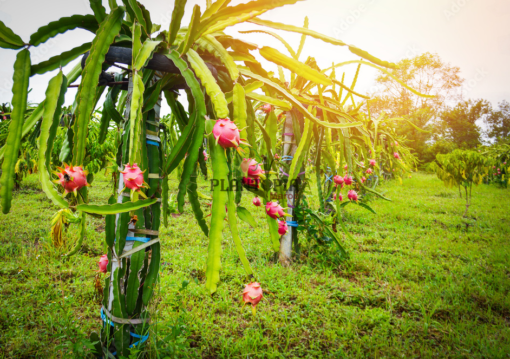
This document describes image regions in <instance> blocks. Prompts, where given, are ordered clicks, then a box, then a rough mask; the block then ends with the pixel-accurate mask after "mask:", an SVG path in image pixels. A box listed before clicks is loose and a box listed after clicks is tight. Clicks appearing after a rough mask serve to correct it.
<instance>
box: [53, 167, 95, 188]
mask: <svg viewBox="0 0 510 359" xmlns="http://www.w3.org/2000/svg"><path fill="white" fill-rule="evenodd" d="M57 169H58V170H59V171H60V172H55V173H56V175H57V176H58V178H59V179H58V180H55V181H54V182H55V183H60V184H61V185H62V187H64V196H65V195H66V194H68V193H70V192H73V193H74V194H75V195H76V194H77V191H78V190H80V189H81V188H83V187H85V186H89V184H88V183H87V171H84V170H83V168H82V167H80V166H68V165H67V164H65V163H64V168H61V167H57Z"/></svg>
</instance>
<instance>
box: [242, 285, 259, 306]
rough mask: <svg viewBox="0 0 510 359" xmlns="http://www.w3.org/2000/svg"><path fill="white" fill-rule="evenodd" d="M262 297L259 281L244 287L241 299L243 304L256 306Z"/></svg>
mask: <svg viewBox="0 0 510 359" xmlns="http://www.w3.org/2000/svg"><path fill="white" fill-rule="evenodd" d="M262 297H263V294H262V287H261V286H260V284H259V283H256V282H255V283H250V284H247V285H246V287H244V291H243V300H244V303H245V304H248V303H250V304H251V305H252V306H253V307H256V306H257V304H259V302H260V301H261V300H262Z"/></svg>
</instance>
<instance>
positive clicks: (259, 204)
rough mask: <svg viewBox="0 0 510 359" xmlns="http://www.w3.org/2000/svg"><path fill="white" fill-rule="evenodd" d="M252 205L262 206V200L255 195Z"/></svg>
mask: <svg viewBox="0 0 510 359" xmlns="http://www.w3.org/2000/svg"><path fill="white" fill-rule="evenodd" d="M253 205H254V206H255V207H260V206H262V201H261V200H260V198H258V197H255V198H254V199H253Z"/></svg>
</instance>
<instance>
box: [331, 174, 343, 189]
mask: <svg viewBox="0 0 510 359" xmlns="http://www.w3.org/2000/svg"><path fill="white" fill-rule="evenodd" d="M333 181H334V182H335V184H336V185H340V186H342V185H343V184H344V178H343V177H342V176H338V175H337V176H335V177H333Z"/></svg>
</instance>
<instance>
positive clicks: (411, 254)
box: [0, 174, 510, 358]
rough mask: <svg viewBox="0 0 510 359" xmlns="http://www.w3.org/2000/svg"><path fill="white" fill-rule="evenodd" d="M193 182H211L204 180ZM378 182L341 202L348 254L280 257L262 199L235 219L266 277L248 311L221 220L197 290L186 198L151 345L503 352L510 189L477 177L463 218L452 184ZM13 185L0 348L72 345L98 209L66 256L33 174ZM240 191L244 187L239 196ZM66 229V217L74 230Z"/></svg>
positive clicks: (329, 353) (83, 318) (422, 178)
mask: <svg viewBox="0 0 510 359" xmlns="http://www.w3.org/2000/svg"><path fill="white" fill-rule="evenodd" d="M171 185H172V187H173V188H176V183H175V182H172V184H171ZM200 186H201V187H202V188H201V191H203V192H204V193H209V189H208V186H207V183H206V182H205V181H203V180H202V182H201V183H200ZM172 187H171V188H172ZM379 189H380V190H381V191H382V192H383V193H385V195H386V196H387V197H389V198H391V199H392V200H393V201H392V202H385V201H382V200H376V201H373V202H372V203H371V206H372V208H373V209H374V210H375V211H377V213H378V214H377V215H373V214H371V213H370V212H368V211H365V210H362V209H361V208H359V207H355V206H348V207H347V210H346V213H345V221H346V225H347V227H348V228H349V230H350V231H351V232H352V233H353V236H354V239H355V242H352V241H350V240H349V239H347V238H344V239H343V240H344V243H345V247H346V248H347V249H348V251H349V252H350V260H348V261H344V262H342V261H340V260H339V259H338V258H337V255H336V249H335V248H334V247H317V246H314V244H315V243H307V242H304V243H303V248H302V252H301V256H300V258H299V259H298V260H296V261H295V262H294V264H293V265H292V267H291V268H282V267H281V266H280V265H279V264H278V263H277V262H275V261H274V259H273V258H274V257H273V254H272V253H271V248H270V240H269V238H268V234H267V230H266V227H265V226H266V224H265V220H264V213H263V210H262V209H258V210H257V211H256V213H257V221H258V223H259V225H260V226H259V228H256V229H251V228H249V227H248V225H246V224H244V223H242V224H241V225H240V232H241V237H242V238H243V240H244V246H245V249H246V252H247V256H248V258H249V259H250V261H251V263H252V266H253V268H254V270H255V271H256V274H257V278H258V280H259V281H260V283H261V284H262V286H263V288H264V290H265V299H264V300H263V301H262V302H261V303H260V304H259V306H258V311H257V316H256V317H253V316H252V314H251V310H249V308H247V307H245V308H242V304H241V294H242V290H243V288H244V284H245V283H246V277H245V276H244V274H243V269H242V266H241V264H240V261H239V259H238V257H237V254H236V251H235V248H234V246H233V243H232V241H231V237H230V234H229V231H228V228H226V229H225V231H224V234H225V240H224V244H223V250H224V252H223V258H222V271H221V278H222V282H221V284H220V286H219V290H218V292H217V293H216V294H215V295H214V296H213V297H211V296H209V295H208V294H207V292H206V290H205V287H204V266H205V261H206V256H207V239H206V238H205V237H204V236H203V234H202V232H201V231H200V229H199V227H198V225H196V223H195V220H194V217H193V215H192V212H191V209H190V208H189V206H187V209H186V212H185V213H184V214H183V215H182V216H181V217H179V218H172V219H171V220H170V226H169V228H166V229H163V230H162V235H161V238H162V244H163V248H164V251H163V255H162V262H163V265H162V269H161V278H160V285H159V290H158V293H157V296H156V299H155V300H154V302H153V304H152V306H153V310H155V311H156V313H157V317H156V318H155V321H157V322H156V323H155V324H154V325H153V327H152V333H151V338H150V342H151V346H150V353H149V354H150V357H152V358H166V357H170V358H173V357H192V358H323V357H331V358H344V357H345V358H397V357H398V358H430V357H435V358H508V357H510V354H509V353H510V295H509V291H510V269H509V266H508V263H509V262H510V246H509V243H510V214H509V211H508V209H509V207H508V203H510V191H509V190H504V189H499V188H496V187H493V186H485V185H482V186H480V187H477V188H475V189H474V192H473V204H472V208H471V211H470V218H469V219H467V220H466V219H463V218H462V213H463V211H464V201H463V200H462V199H460V198H459V195H458V190H456V189H446V188H445V187H444V186H443V184H442V183H441V182H440V181H439V180H438V179H436V178H435V177H434V176H432V175H428V174H415V175H414V176H413V178H412V179H408V180H406V181H405V182H404V183H403V185H400V184H399V183H398V182H395V181H394V182H390V183H386V184H383V185H382V186H381V187H380V188H379ZM110 192H111V185H110V184H109V183H108V182H107V180H106V179H105V178H104V176H102V175H100V176H98V178H97V179H96V181H95V182H94V183H93V187H92V189H91V200H92V201H93V202H94V203H102V202H101V201H104V200H105V199H106V198H107V197H108V195H109V193H110ZM14 198H15V199H14V203H13V210H12V212H11V213H10V214H9V215H2V216H0V263H1V265H0V330H1V333H0V358H53V357H57V358H79V357H82V356H83V354H82V353H83V352H84V347H85V345H86V344H87V337H88V334H89V333H90V332H91V331H92V330H98V329H99V328H100V326H101V325H102V324H101V320H100V318H99V309H100V304H99V302H100V300H99V299H98V297H97V295H96V294H95V289H94V277H95V275H96V273H95V270H96V269H97V261H98V259H99V256H100V255H101V254H103V252H104V245H103V244H102V240H103V235H104V225H103V222H102V220H100V219H93V220H90V221H89V224H88V238H87V240H86V242H85V246H84V248H83V250H82V251H81V252H80V253H79V254H78V255H76V256H74V257H72V258H71V259H70V260H68V261H63V260H62V254H63V253H65V249H60V250H56V249H54V248H53V246H52V245H51V241H50V240H49V239H48V231H49V223H50V219H51V217H52V215H53V214H54V212H55V211H56V208H55V207H54V206H53V205H52V204H51V203H50V201H49V200H48V199H46V196H45V194H44V193H43V192H42V191H41V190H40V188H39V186H38V184H37V176H36V175H32V176H30V177H29V178H27V179H26V180H25V182H24V183H23V185H22V188H21V190H20V191H18V192H17V193H16V194H15V197H14ZM251 198H252V196H251V195H246V196H245V197H244V198H243V202H244V206H245V207H248V208H252V205H251V204H250V203H251ZM205 202H207V201H203V205H204V207H203V209H204V211H206V212H207V213H209V209H208V208H209V207H208V206H207V205H206V203H205ZM351 207H352V208H351ZM225 223H226V222H225ZM75 235H76V233H75V229H74V228H72V227H71V228H70V232H69V235H68V236H69V237H70V241H71V242H72V240H73V238H74V236H75ZM70 246H72V243H70ZM186 284H187V285H186Z"/></svg>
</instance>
